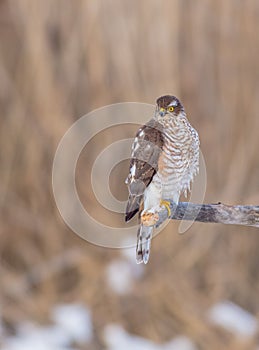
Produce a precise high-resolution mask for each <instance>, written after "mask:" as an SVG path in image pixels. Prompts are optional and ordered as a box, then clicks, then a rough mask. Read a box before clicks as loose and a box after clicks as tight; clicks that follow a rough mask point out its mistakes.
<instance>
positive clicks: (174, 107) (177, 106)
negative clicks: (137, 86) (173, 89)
mask: <svg viewBox="0 0 259 350" xmlns="http://www.w3.org/2000/svg"><path fill="white" fill-rule="evenodd" d="M184 113H185V112H184V108H183V105H182V104H181V102H180V101H179V100H178V98H177V97H175V96H171V95H165V96H161V97H159V98H158V99H157V100H156V116H157V118H158V119H160V120H161V119H162V118H168V117H169V118H170V117H177V116H179V115H181V114H184Z"/></svg>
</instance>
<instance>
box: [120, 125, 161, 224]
mask: <svg viewBox="0 0 259 350" xmlns="http://www.w3.org/2000/svg"><path fill="white" fill-rule="evenodd" d="M135 142H137V144H138V147H136V145H135V147H134V149H133V152H132V155H131V157H132V158H131V160H130V173H129V176H128V178H127V180H126V183H127V184H128V189H129V199H128V203H127V207H126V214H125V220H126V221H129V220H130V219H131V218H133V216H134V215H135V214H136V213H137V212H138V211H139V206H140V203H141V201H142V200H143V194H144V191H145V189H146V187H147V186H148V185H149V184H150V182H151V181H152V178H153V176H154V175H155V173H156V172H157V170H158V168H157V166H158V159H159V156H160V154H161V151H162V147H163V143H164V139H163V134H162V131H161V124H159V123H158V122H157V121H156V120H155V119H151V120H150V121H149V122H148V123H147V124H145V125H144V126H142V127H141V128H140V129H139V130H138V132H137V134H136V138H135ZM133 146H134V144H133ZM154 146H155V147H154ZM133 168H135V172H134V174H132V172H131V171H132V169H133Z"/></svg>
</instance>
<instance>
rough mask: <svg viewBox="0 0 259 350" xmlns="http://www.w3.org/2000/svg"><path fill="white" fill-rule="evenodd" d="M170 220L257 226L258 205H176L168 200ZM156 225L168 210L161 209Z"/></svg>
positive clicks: (258, 221) (163, 218)
mask: <svg viewBox="0 0 259 350" xmlns="http://www.w3.org/2000/svg"><path fill="white" fill-rule="evenodd" d="M170 209H171V216H170V219H172V220H193V221H199V222H204V223H221V224H230V225H244V226H253V227H259V206H258V205H226V204H222V203H220V202H219V203H217V204H194V203H187V202H180V203H178V206H176V205H175V204H174V203H173V202H172V201H170ZM158 215H159V220H158V222H157V223H156V227H158V226H160V225H161V224H162V223H163V222H164V221H165V220H166V219H167V215H168V212H167V210H166V209H162V210H161V211H160V212H159V213H158Z"/></svg>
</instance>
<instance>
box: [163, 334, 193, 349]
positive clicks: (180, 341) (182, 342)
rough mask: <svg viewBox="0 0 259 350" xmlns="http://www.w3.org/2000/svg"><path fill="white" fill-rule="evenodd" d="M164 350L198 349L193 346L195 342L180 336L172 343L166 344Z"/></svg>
mask: <svg viewBox="0 0 259 350" xmlns="http://www.w3.org/2000/svg"><path fill="white" fill-rule="evenodd" d="M162 349H163V350H196V349H197V347H196V346H195V345H194V344H193V342H192V341H191V340H190V339H189V338H187V337H185V336H179V337H176V338H175V339H173V340H171V341H170V342H168V343H166V344H165V345H164V346H163V347H162Z"/></svg>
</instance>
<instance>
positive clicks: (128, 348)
mask: <svg viewBox="0 0 259 350" xmlns="http://www.w3.org/2000/svg"><path fill="white" fill-rule="evenodd" d="M103 338H104V341H105V343H106V345H107V347H108V350H122V349H123V350H132V349H134V350H196V347H195V346H194V345H193V343H192V342H191V341H190V340H189V339H188V338H187V337H184V336H180V337H177V338H175V339H173V340H172V341H170V342H168V343H165V344H155V343H154V342H152V341H150V340H148V339H145V338H142V337H139V336H136V335H131V334H128V333H127V332H126V331H125V330H124V329H123V327H121V326H120V325H117V324H110V325H107V326H106V327H105V329H104V332H103Z"/></svg>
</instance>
